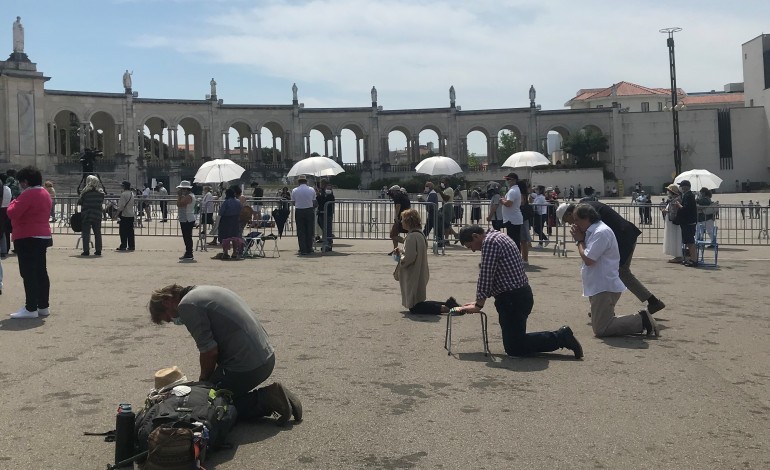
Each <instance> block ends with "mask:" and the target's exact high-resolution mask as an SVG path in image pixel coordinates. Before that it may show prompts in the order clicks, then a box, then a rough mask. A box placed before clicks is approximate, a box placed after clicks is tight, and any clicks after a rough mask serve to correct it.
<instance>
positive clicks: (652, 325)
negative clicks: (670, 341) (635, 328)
mask: <svg viewBox="0 0 770 470" xmlns="http://www.w3.org/2000/svg"><path fill="white" fill-rule="evenodd" d="M639 315H641V316H642V324H643V325H644V329H645V330H646V334H647V336H654V337H656V338H658V337H660V330H659V329H658V324H657V322H656V321H655V319H654V318H652V314H651V313H650V312H648V311H647V310H639Z"/></svg>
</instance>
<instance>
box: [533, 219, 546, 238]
mask: <svg viewBox="0 0 770 470" xmlns="http://www.w3.org/2000/svg"><path fill="white" fill-rule="evenodd" d="M545 217H546V216H545V215H543V214H535V215H534V217H533V220H534V222H535V224H534V226H533V227H534V229H535V233H536V234H537V235H538V239H539V240H540V241H543V240H548V237H547V236H546V235H545V233H543V224H544V223H545Z"/></svg>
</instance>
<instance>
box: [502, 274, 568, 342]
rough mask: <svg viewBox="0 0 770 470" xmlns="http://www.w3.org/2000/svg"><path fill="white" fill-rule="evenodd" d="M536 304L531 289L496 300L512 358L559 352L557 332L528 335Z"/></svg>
mask: <svg viewBox="0 0 770 470" xmlns="http://www.w3.org/2000/svg"><path fill="white" fill-rule="evenodd" d="M533 304H534V298H533V297H532V289H531V288H530V287H529V285H526V286H524V287H521V288H519V289H515V290H512V291H507V292H503V293H502V294H498V295H497V296H495V309H497V314H498V315H499V320H500V329H501V330H502V331H503V347H505V352H506V354H508V355H509V356H526V355H527V354H532V353H538V352H550V351H556V350H557V349H559V346H558V343H559V342H558V335H557V333H556V332H555V331H542V332H539V333H527V317H528V316H529V313H530V312H531V311H532V305H533Z"/></svg>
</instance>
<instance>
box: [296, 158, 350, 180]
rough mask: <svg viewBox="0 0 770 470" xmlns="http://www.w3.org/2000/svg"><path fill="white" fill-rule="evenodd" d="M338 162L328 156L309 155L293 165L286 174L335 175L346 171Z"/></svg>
mask: <svg viewBox="0 0 770 470" xmlns="http://www.w3.org/2000/svg"><path fill="white" fill-rule="evenodd" d="M344 172H345V169H344V168H342V167H341V166H340V165H339V164H338V163H337V162H335V161H334V160H332V159H331V158H328V157H309V158H303V159H302V160H300V161H298V162H297V163H295V164H294V166H293V167H291V170H289V173H287V174H286V176H299V175H312V176H334V175H339V174H340V173H344Z"/></svg>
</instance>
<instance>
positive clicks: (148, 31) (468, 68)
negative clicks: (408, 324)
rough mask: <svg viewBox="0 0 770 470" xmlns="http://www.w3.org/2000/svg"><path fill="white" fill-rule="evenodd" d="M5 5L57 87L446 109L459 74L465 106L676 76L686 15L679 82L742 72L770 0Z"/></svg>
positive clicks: (19, 0) (705, 81)
mask: <svg viewBox="0 0 770 470" xmlns="http://www.w3.org/2000/svg"><path fill="white" fill-rule="evenodd" d="M1 11H2V12H3V13H4V15H3V16H0V26H1V27H2V28H3V29H4V30H5V33H0V38H2V37H5V41H1V40H0V45H2V44H3V43H4V44H5V49H6V50H7V53H10V52H11V50H12V47H11V45H12V42H11V37H12V33H11V25H12V23H13V21H14V20H15V18H16V16H17V15H18V16H21V18H22V23H23V24H24V28H25V52H27V54H28V55H29V57H30V58H31V59H32V61H34V62H36V63H37V64H38V70H40V71H42V72H44V73H45V74H46V75H47V76H50V77H51V80H50V81H49V82H48V83H47V84H46V87H47V88H49V89H62V90H81V91H103V92H120V91H122V85H121V77H122V74H123V71H124V70H125V69H129V70H133V72H134V74H133V88H134V90H135V91H138V92H139V94H140V96H141V97H145V98H182V99H203V98H204V97H205V95H206V94H207V93H208V92H209V80H210V79H211V78H212V77H215V78H216V81H217V83H218V87H217V92H218V95H219V97H220V98H221V99H224V101H225V102H226V103H248V104H289V103H291V85H292V83H294V82H296V83H297V86H298V87H299V100H300V102H303V103H305V106H307V107H334V106H368V105H369V104H370V95H369V90H370V89H371V87H372V85H375V86H376V87H377V90H378V95H379V96H378V101H379V104H380V105H382V106H383V107H384V108H385V109H405V108H406V109H408V108H430V107H444V106H448V103H449V96H448V89H449V87H450V86H451V85H454V87H455V89H456V91H457V104H458V105H459V106H462V108H463V109H484V108H502V107H521V106H527V104H528V98H527V92H528V90H529V86H530V85H531V84H534V86H535V88H536V89H537V102H538V103H539V104H541V105H542V106H543V109H559V108H563V106H564V103H565V102H566V101H567V100H569V99H570V98H571V97H573V96H574V95H575V93H576V92H577V90H578V89H580V88H593V87H606V86H610V85H611V84H612V83H614V82H618V81H621V80H625V81H630V82H634V83H638V84H640V85H644V86H650V87H667V86H668V85H669V77H668V53H667V49H666V42H665V35H663V34H660V33H659V32H658V30H659V29H660V28H663V27H667V26H680V27H682V28H683V31H682V32H680V33H677V35H676V36H675V38H676V54H677V55H676V58H677V79H678V85H679V86H680V87H681V88H683V89H685V90H686V91H688V92H694V91H709V90H712V89H717V90H721V89H722V87H723V85H724V84H726V83H729V82H739V81H742V70H741V50H740V47H741V44H742V43H744V42H746V41H748V40H750V39H752V38H754V37H756V36H758V35H759V34H761V33H763V32H764V31H763V28H765V27H767V26H768V23H767V18H770V2H767V1H740V2H732V3H730V4H725V3H724V2H716V1H667V2H664V1H643V2H642V1H639V2H610V1H596V0H583V1H580V2H576V1H574V0H552V1H529V0H527V1H525V0H509V1H506V0H411V1H408V0H379V1H367V0H325V1H324V0H315V1H304V0H258V1H257V0H252V1H246V0H227V1H225V0H69V1H65V2H63V1H60V0H4V1H3V6H2V10H1ZM1 49H2V48H0V50H1ZM427 139H428V140H430V133H429V135H428V136H427ZM421 140H425V139H424V138H423V136H422V135H421ZM470 145H471V151H477V152H479V151H480V152H481V153H483V152H484V144H483V142H481V143H480V144H478V145H479V147H480V148H479V149H474V148H473V145H474V143H473V142H471V143H470ZM396 146H398V145H396ZM314 147H315V145H314ZM391 147H393V145H392V146H391ZM313 150H316V148H314V149H313ZM344 153H346V152H344V151H343V154H344ZM347 154H348V155H350V154H351V153H350V152H347Z"/></svg>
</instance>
